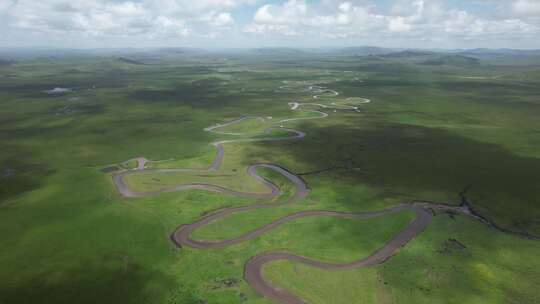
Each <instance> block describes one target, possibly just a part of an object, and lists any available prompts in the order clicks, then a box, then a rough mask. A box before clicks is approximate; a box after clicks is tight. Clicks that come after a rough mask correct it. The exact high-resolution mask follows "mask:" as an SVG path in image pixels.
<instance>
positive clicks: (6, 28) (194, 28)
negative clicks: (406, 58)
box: [0, 0, 540, 46]
mask: <svg viewBox="0 0 540 304" xmlns="http://www.w3.org/2000/svg"><path fill="white" fill-rule="evenodd" d="M385 3H386V4H385V5H384V6H383V5H382V4H381V2H380V1H376V0H317V1H315V0H272V1H271V0H197V1H193V0H93V1H88V0H39V1H36V0H0V42H4V43H5V41H6V40H5V39H6V38H4V40H2V36H3V37H11V38H9V39H22V38H21V37H29V40H31V39H35V37H36V36H38V35H41V34H44V33H46V34H47V35H41V36H43V37H53V36H54V37H56V38H57V40H60V41H61V40H62V39H63V38H64V37H66V35H68V36H69V35H71V36H72V37H79V38H76V39H79V40H83V39H85V38H84V37H94V38H95V39H96V40H98V39H101V37H106V38H107V37H108V38H109V39H110V40H113V41H116V40H115V37H120V36H121V37H125V38H126V39H127V40H126V41H128V42H129V41H133V42H134V44H135V46H136V43H135V42H136V41H145V39H147V38H152V39H155V40H156V41H160V40H159V39H160V38H166V37H169V38H171V39H172V38H178V39H180V38H181V39H182V41H188V40H189V39H192V40H190V41H195V40H197V39H199V40H198V41H203V40H200V39H207V40H206V41H208V42H207V45H212V46H214V41H215V39H216V38H219V39H222V40H223V41H228V42H229V43H230V41H231V40H232V39H237V38H239V37H240V38H242V39H244V40H245V41H248V44H251V45H250V46H257V44H258V43H259V41H260V40H258V39H257V37H258V36H259V35H266V36H272V38H276V39H279V37H284V38H287V37H295V39H294V40H287V41H292V42H294V43H295V45H291V46H303V44H304V43H305V42H307V41H308V40H310V39H312V40H313V41H319V42H320V44H323V43H322V42H325V43H332V42H326V40H321V39H320V38H321V37H322V38H331V39H338V40H339V39H342V40H347V41H353V42H354V41H357V43H356V44H364V43H365V41H370V42H372V43H375V44H385V42H386V41H398V40H399V41H407V42H410V44H414V42H422V43H423V42H425V41H433V40H437V41H438V42H440V41H451V40H452V41H460V40H461V41H472V40H475V41H491V42H496V41H505V40H509V39H512V40H513V41H514V42H513V43H515V41H518V40H519V41H521V43H522V44H523V45H533V44H535V45H538V46H540V42H537V43H533V41H534V40H535V39H532V38H534V37H536V38H538V36H539V35H540V0H471V1H467V2H465V1H459V3H457V2H456V1H451V0H389V1H385ZM474 5H481V7H482V9H481V10H479V9H478V7H477V9H475V10H473V9H471V7H472V6H474ZM13 37H15V38H13ZM17 37H19V38H17ZM81 37H82V38H81ZM74 39H75V38H74ZM537 40H538V39H537ZM43 41H46V40H45V39H44V40H43ZM156 43H157V42H156ZM229 43H228V44H227V45H226V46H229ZM128 44H129V43H128ZM486 44H488V45H489V43H486ZM463 45H465V44H463ZM510 46H515V44H513V45H510Z"/></svg>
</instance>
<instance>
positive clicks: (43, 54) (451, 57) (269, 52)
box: [0, 46, 540, 65]
mask: <svg viewBox="0 0 540 304" xmlns="http://www.w3.org/2000/svg"><path fill="white" fill-rule="evenodd" d="M197 55H204V56H208V55H251V56H293V57H297V56H298V57H305V56H349V57H351V56H359V57H364V56H377V57H380V58H379V59H392V58H394V59H412V58H416V59H419V58H420V57H437V56H441V55H444V56H443V57H442V58H438V59H437V58H425V60H426V64H432V65H435V64H444V63H445V62H454V63H458V62H459V63H463V64H469V63H474V60H473V59H474V58H477V59H478V58H481V57H486V58H496V57H500V56H540V50H519V49H482V48H480V49H448V50H445V49H406V48H382V47H375V46H361V47H345V48H279V47H277V48H252V49H249V48H245V49H240V48H239V49H197V48H118V49H50V48H33V49H32V48H0V59H1V60H2V62H0V64H6V62H10V61H12V60H21V59H31V58H61V57H87V56H116V57H118V60H120V61H123V62H125V63H130V64H140V62H138V60H137V57H149V56H150V57H160V56H197ZM465 57H468V58H465ZM372 59H375V58H372Z"/></svg>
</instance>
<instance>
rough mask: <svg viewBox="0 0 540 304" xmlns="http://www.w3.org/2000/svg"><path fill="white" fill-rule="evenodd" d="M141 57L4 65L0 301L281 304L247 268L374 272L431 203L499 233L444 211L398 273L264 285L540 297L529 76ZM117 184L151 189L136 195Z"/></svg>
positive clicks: (402, 63)
mask: <svg viewBox="0 0 540 304" xmlns="http://www.w3.org/2000/svg"><path fill="white" fill-rule="evenodd" d="M130 60H131V59H130ZM130 60H119V59H118V58H116V57H108V56H103V57H80V58H79V57H71V58H70V57H67V58H39V59H32V60H23V61H19V62H16V63H14V64H10V65H1V66H0V104H1V106H2V111H1V112H0V138H1V141H2V149H1V150H0V231H2V232H3V237H2V239H1V240H0V248H2V250H0V265H1V266H0V283H1V284H0V303H6V304H7V303H43V301H44V299H46V300H47V301H46V302H47V303H186V304H188V303H189V304H191V303H199V304H202V303H223V304H225V303H250V304H251V303H253V304H255V303H261V304H262V303H273V302H274V301H273V300H272V299H270V298H268V297H263V296H262V295H261V294H260V293H259V292H258V289H254V288H253V285H250V284H251V281H250V280H249V278H248V279H246V274H245V273H244V271H245V269H244V267H245V265H246V263H248V261H253V257H256V256H261V255H263V256H264V254H267V253H271V252H276V251H277V252H287V253H290V254H294V255H299V256H302V257H306V258H309V259H313V260H320V261H322V262H328V263H351V262H354V261H358V260H360V259H363V258H366V257H369V256H371V255H372V254H373V253H374V252H376V251H377V250H378V249H380V248H382V247H383V246H385V244H388V243H389V242H391V240H393V238H395V237H396V236H397V235H399V234H400V233H401V232H402V231H403V230H404V229H406V227H410V225H411V223H413V224H414V223H415V222H414V220H415V219H417V218H418V216H419V214H420V213H418V212H419V211H418V210H419V209H414V208H417V207H414V208H413V209H409V208H412V207H411V206H412V205H410V204H409V203H412V202H415V201H425V202H430V203H437V204H445V205H448V206H460V205H461V206H463V205H467V206H469V207H470V208H471V210H473V211H474V213H475V214H477V215H479V216H480V217H481V219H485V220H486V221H487V222H489V223H491V224H492V225H494V226H493V227H490V226H489V225H486V224H485V223H482V222H481V221H479V220H478V219H475V218H474V217H471V216H467V215H464V214H462V213H459V212H453V211H451V210H449V209H447V210H443V211H439V212H434V213H433V214H432V213H431V212H429V218H430V221H431V222H430V223H425V224H426V225H425V230H424V226H422V227H420V228H422V229H417V230H415V234H414V238H412V236H411V239H410V241H409V240H407V242H408V243H407V242H406V246H404V247H403V248H400V247H401V246H398V247H397V248H395V251H392V252H391V254H390V255H389V259H387V260H386V259H385V261H384V263H382V264H379V263H376V264H374V265H369V267H364V268H361V267H358V268H352V269H342V270H336V269H320V268H317V267H311V266H307V265H306V264H305V263H303V262H298V261H296V262H295V261H291V260H276V261H273V262H270V263H267V264H265V265H264V267H262V275H263V277H264V279H265V280H266V281H267V282H269V283H270V284H272V285H274V286H280V287H282V288H283V289H284V290H286V291H288V292H290V293H292V294H293V295H294V296H296V297H298V298H301V299H303V300H304V301H306V302H308V303H537V302H540V292H539V291H538V290H536V289H535V288H534V287H535V286H534V283H535V282H538V281H540V261H539V260H538V259H537V258H536V257H537V256H538V253H540V242H539V241H537V240H534V238H535V237H538V236H540V140H539V138H540V137H539V135H540V121H539V120H538V117H539V115H540V72H539V70H540V66H538V64H537V62H536V61H535V60H532V61H531V62H528V64H519V65H518V64H510V63H509V62H508V61H504V60H500V59H497V60H494V59H490V58H481V61H480V62H481V63H480V64H478V65H457V64H454V63H445V64H437V65H434V64H431V65H430V64H426V63H425V62H426V60H432V61H433V59H432V58H429V59H425V60H424V59H422V60H416V59H414V60H413V59H410V58H397V57H396V58H393V57H380V58H374V57H373V56H365V57H360V56H337V55H336V56H328V55H327V56H314V55H313V56H302V57H298V58H289V57H283V58H281V57H279V56H277V55H276V56H266V55H243V56H232V55H231V56H228V55H222V54H219V55H218V54H214V55H213V54H204V53H203V54H196V55H194V56H183V55H175V56H172V55H171V56H161V57H159V58H156V59H153V60H152V61H148V62H145V63H146V64H133V63H132V62H130ZM144 60H147V59H145V58H144V57H143V58H137V62H139V61H143V62H144ZM523 61H525V59H523ZM419 62H421V63H419ZM429 62H431V61H429ZM54 88H67V89H69V91H65V92H60V93H53V94H50V93H47V92H46V91H47V90H52V89H54ZM368 100H369V101H370V102H367V101H368ZM321 113H322V114H321ZM242 117H247V118H246V119H243V120H240V121H237V122H235V123H230V122H232V121H235V120H236V119H239V118H242ZM209 128H210V129H209ZM291 130H293V131H291ZM295 132H297V133H295ZM216 142H218V143H219V142H222V143H221V144H218V145H221V146H222V148H223V155H222V159H221V161H220V164H219V165H215V162H216V157H217V156H219V148H217V146H216V144H215V143H216ZM212 143H214V144H212ZM137 157H145V158H146V159H147V160H149V161H148V162H147V163H146V164H145V165H144V170H143V169H142V168H140V164H139V163H138V161H137V159H136V158H137ZM255 164H259V167H251V166H253V165H255ZM263 164H264V165H263ZM270 164H272V165H270ZM214 165H215V166H214ZM107 168H108V169H107ZM137 168H138V169H137ZM249 168H252V171H250V169H249ZM105 169H107V170H105ZM178 169H192V170H184V171H182V170H178ZM167 170H169V171H167ZM175 170H176V171H175ZM122 174H124V175H122ZM119 175H122V176H123V180H124V181H125V182H126V185H127V187H128V188H129V189H131V190H133V191H136V192H137V193H148V194H151V195H141V197H124V196H123V195H122V194H121V193H119V191H118V188H117V186H118V185H117V184H115V180H113V177H114V176H119ZM186 184H190V185H194V184H197V185H199V186H200V185H215V186H219V189H218V190H215V189H214V190H213V191H212V190H211V191H207V190H208V189H207V188H205V187H199V188H196V189H192V188H190V189H187V188H186V189H183V188H182V189H180V188H178V187H179V186H182V185H186ZM164 189H174V191H173V192H167V191H165V192H164V193H158V192H163V191H162V190H164ZM223 189H226V190H230V191H232V192H233V193H232V194H231V193H228V194H227V193H220V191H222V192H223ZM180 190H181V191H180ZM246 193H248V194H250V193H251V194H255V195H254V196H251V197H250V196H249V195H243V196H242V195H241V194H246ZM400 204H405V205H404V206H408V207H406V208H405V209H403V210H399V212H395V213H389V214H383V215H381V216H379V217H374V218H366V219H364V218H361V219H359V218H354V217H350V215H351V214H357V213H361V214H371V213H370V212H377V211H380V210H387V209H390V208H393V207H394V206H397V205H400ZM257 206H259V207H257ZM255 207H256V208H255ZM235 208H240V209H241V211H239V212H237V211H232V213H230V214H229V213H227V212H228V211H227V210H237V209H235ZM420 209H421V210H424V209H422V208H420ZM428 209H429V208H428ZM456 210H457V209H456ZM320 211H324V212H337V213H338V214H334V213H331V214H326V215H325V216H320V214H319V212H320ZM294 214H298V215H301V216H298V218H294V219H291V220H289V219H288V218H287V217H288V216H291V215H294ZM427 214H428V213H426V216H428V215H427ZM345 215H347V216H345ZM212 217H215V218H214V219H213V220H212V221H209V222H208V223H204V225H203V224H201V225H200V226H197V223H200V222H201V221H204V219H208V218H212ZM348 217H349V218H348ZM280 219H284V220H283V223H281V224H280V225H278V226H276V227H272V228H271V229H266V230H264V229H263V230H262V231H261V233H260V234H257V235H255V236H246V235H247V234H249V233H250V232H253V231H257V229H260V228H261V227H265V225H269V224H271V223H274V222H276V221H279V220H280ZM181 225H184V226H181ZM190 225H191V226H190ZM182 227H184V228H182ZM186 227H187V228H186ZM182 229H192V230H189V233H187V232H186V233H185V234H182ZM171 236H172V237H173V239H174V240H175V242H173V241H171ZM176 236H178V237H177V238H176ZM243 236H246V237H245V238H244V239H242V240H241V241H238V242H230V243H226V244H224V246H217V245H208V243H207V242H210V243H211V241H214V242H216V241H218V240H221V241H223V240H230V239H235V238H239V237H243ZM177 245H182V247H181V248H179V247H177ZM197 246H198V247H197ZM207 247H212V248H207ZM390 256H391V257H390ZM380 262H382V261H380Z"/></svg>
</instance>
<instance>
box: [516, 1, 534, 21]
mask: <svg viewBox="0 0 540 304" xmlns="http://www.w3.org/2000/svg"><path fill="white" fill-rule="evenodd" d="M512 8H513V10H514V12H515V13H516V14H518V15H523V16H535V17H539V18H540V1H538V0H517V1H515V2H514V3H513V7H512Z"/></svg>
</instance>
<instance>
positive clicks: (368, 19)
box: [250, 0, 540, 41]
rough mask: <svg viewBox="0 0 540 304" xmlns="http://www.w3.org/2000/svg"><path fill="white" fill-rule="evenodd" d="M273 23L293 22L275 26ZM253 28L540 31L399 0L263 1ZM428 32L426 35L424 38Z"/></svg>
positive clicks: (455, 34) (355, 32)
mask: <svg viewBox="0 0 540 304" xmlns="http://www.w3.org/2000/svg"><path fill="white" fill-rule="evenodd" d="M532 1H533V0H516V3H514V6H517V7H519V6H525V7H524V9H527V10H529V11H533V10H534V9H536V7H537V6H538V7H539V8H540V2H536V0H535V2H534V3H533V2H532ZM269 25H287V26H286V27H275V26H274V27H270V26H269ZM250 28H251V29H254V28H256V29H257V32H264V31H267V32H268V33H270V32H271V33H274V34H279V31H280V30H283V33H282V34H283V35H289V33H290V32H295V33H300V34H302V35H304V36H306V37H308V36H313V37H316V36H324V37H330V38H336V39H340V38H341V39H348V38H351V37H374V38H375V37H379V38H388V39H391V38H392V37H395V38H401V39H404V38H406V37H409V38H410V39H420V40H423V41H426V40H428V39H426V38H425V37H430V36H433V37H444V36H448V37H450V38H452V39H463V40H468V39H471V37H475V38H478V39H480V38H482V37H483V36H488V35H491V36H494V35H499V37H498V38H500V39H505V38H509V37H513V36H515V35H526V34H534V33H539V29H538V26H536V25H535V24H533V23H530V22H527V21H526V20H522V19H520V18H517V17H514V16H508V17H506V18H502V19H501V18H495V17H493V18H492V19H487V18H486V17H484V16H477V15H475V14H472V13H469V12H467V11H465V10H463V9H456V8H449V7H447V6H445V5H444V2H443V1H437V0H396V1H395V3H394V5H393V6H392V8H391V9H390V10H388V11H387V12H386V13H384V12H381V11H380V10H379V9H378V8H377V7H376V6H375V5H367V4H364V5H359V4H353V3H352V2H348V1H342V2H338V1H331V0H328V1H323V2H322V3H320V4H312V3H311V2H310V4H308V2H306V1H305V0H288V1H287V2H285V3H283V4H281V5H276V4H272V5H263V6H261V7H260V8H259V9H258V10H257V12H256V13H255V15H254V18H253V24H252V25H250ZM419 37H422V38H419Z"/></svg>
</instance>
